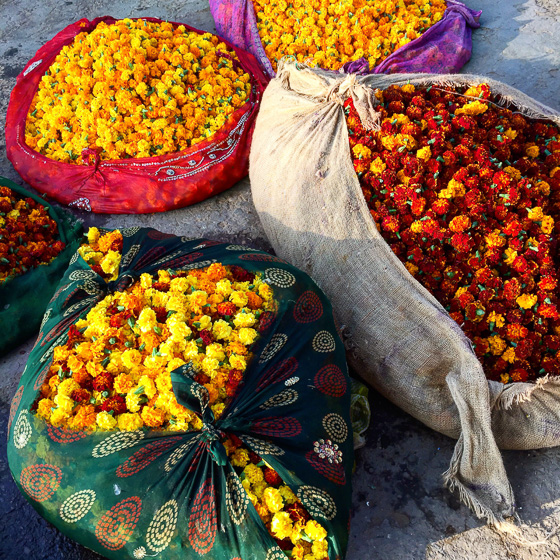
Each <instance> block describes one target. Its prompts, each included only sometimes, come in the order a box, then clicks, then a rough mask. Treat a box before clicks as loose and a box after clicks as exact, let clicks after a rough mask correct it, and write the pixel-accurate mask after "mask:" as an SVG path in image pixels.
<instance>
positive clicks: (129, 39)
mask: <svg viewBox="0 0 560 560" xmlns="http://www.w3.org/2000/svg"><path fill="white" fill-rule="evenodd" d="M235 60H236V55H235V52H233V51H232V50H231V49H228V47H227V46H226V45H225V44H224V43H222V42H220V40H219V38H218V37H216V36H215V35H212V34H210V33H205V34H199V33H196V32H194V31H188V30H187V29H186V28H185V27H184V26H183V25H179V26H177V27H174V26H173V25H172V24H171V23H168V22H162V23H152V22H148V21H145V20H142V19H138V20H131V19H124V20H121V21H117V22H115V23H114V24H112V25H107V24H106V23H103V22H102V23H100V24H99V25H97V27H96V28H95V29H94V30H93V31H91V32H90V33H85V32H83V33H80V34H78V35H77V36H76V37H75V39H74V41H73V42H72V43H71V44H70V45H67V46H65V47H64V48H62V50H61V51H60V53H59V54H58V56H57V57H56V59H55V61H54V63H53V64H52V65H51V67H50V68H49V70H48V71H47V72H46V74H45V75H44V76H43V78H42V79H41V82H40V85H39V88H38V90H37V93H36V95H35V98H34V99H33V102H32V104H31V107H30V109H29V114H28V117H27V123H26V130H25V140H26V143H27V144H28V146H30V147H31V148H33V149H35V150H36V151H38V152H40V153H41V154H43V155H45V156H47V157H48V158H51V159H54V160H56V161H60V162H66V163H77V164H80V163H82V151H83V150H84V149H93V150H95V151H96V152H98V153H99V154H100V158H101V159H102V160H108V159H125V158H148V157H153V156H159V155H163V154H169V153H173V152H177V151H181V150H185V149H187V148H188V147H190V146H192V145H194V144H197V143H198V142H201V141H202V140H205V139H206V138H209V137H211V136H212V135H213V134H214V133H215V132H216V131H217V130H218V129H220V128H221V127H222V126H223V125H224V124H225V122H226V121H227V119H228V117H229V115H231V114H232V113H233V112H234V111H235V110H236V109H237V108H238V107H241V106H242V105H243V104H244V103H245V102H246V101H247V99H248V97H249V93H250V91H251V83H250V76H249V74H247V73H245V72H244V71H243V70H242V69H240V67H239V65H237V64H235V62H234V61H235ZM84 159H85V158H84Z"/></svg>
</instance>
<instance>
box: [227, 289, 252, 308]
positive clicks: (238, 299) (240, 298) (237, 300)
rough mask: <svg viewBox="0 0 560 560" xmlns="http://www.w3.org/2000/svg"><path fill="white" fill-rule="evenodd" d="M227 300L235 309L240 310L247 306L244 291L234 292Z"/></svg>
mask: <svg viewBox="0 0 560 560" xmlns="http://www.w3.org/2000/svg"><path fill="white" fill-rule="evenodd" d="M229 300H230V301H231V302H233V303H234V304H235V305H236V306H237V307H239V308H242V307H245V306H246V305H247V302H248V301H249V298H248V297H247V294H246V293H245V292H244V291H243V292H242V291H235V292H232V293H231V295H230V296H229Z"/></svg>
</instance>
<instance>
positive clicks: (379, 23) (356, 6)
mask: <svg viewBox="0 0 560 560" xmlns="http://www.w3.org/2000/svg"><path fill="white" fill-rule="evenodd" d="M252 1H253V6H254V8H255V13H256V16H257V27H258V30H259V35H260V37H261V41H262V43H263V46H264V50H265V52H266V55H267V57H268V58H269V60H270V61H271V63H272V67H273V68H274V70H276V67H277V63H278V61H279V60H280V59H281V58H282V57H283V56H287V55H291V56H295V57H296V58H297V60H298V61H299V62H304V61H310V62H311V64H312V65H317V66H320V67H321V68H326V69H329V70H338V69H339V68H340V67H341V66H343V65H344V64H346V63H347V62H350V61H353V60H357V59H359V58H362V57H365V58H366V59H367V60H368V61H369V65H370V68H374V67H375V66H377V65H378V64H379V63H380V62H382V61H383V60H384V59H385V58H387V57H388V56H389V55H390V54H392V53H393V52H395V51H396V50H397V49H398V48H400V47H402V46H404V45H406V44H407V43H409V42H410V41H412V40H413V39H416V38H417V37H419V36H420V35H421V34H422V33H423V32H424V31H426V30H427V29H428V28H430V27H431V26H432V25H434V23H437V22H438V21H440V20H441V18H442V17H443V14H444V12H445V9H446V2H445V0H431V1H430V0H383V1H377V0H291V1H287V0H273V1H271V0H252Z"/></svg>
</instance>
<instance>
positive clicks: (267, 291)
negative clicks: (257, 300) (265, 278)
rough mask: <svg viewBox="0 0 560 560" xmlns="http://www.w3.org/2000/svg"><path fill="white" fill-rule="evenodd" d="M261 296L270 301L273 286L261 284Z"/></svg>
mask: <svg viewBox="0 0 560 560" xmlns="http://www.w3.org/2000/svg"><path fill="white" fill-rule="evenodd" d="M259 296H261V297H262V298H263V299H264V301H270V300H271V299H272V288H271V287H270V286H269V285H268V284H261V285H260V286H259Z"/></svg>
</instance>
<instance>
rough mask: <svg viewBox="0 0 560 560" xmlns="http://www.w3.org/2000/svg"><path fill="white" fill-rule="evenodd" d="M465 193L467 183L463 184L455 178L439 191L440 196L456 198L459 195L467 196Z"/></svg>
mask: <svg viewBox="0 0 560 560" xmlns="http://www.w3.org/2000/svg"><path fill="white" fill-rule="evenodd" d="M465 193H466V191H465V185H463V183H460V182H459V181H456V180H455V179H451V180H450V181H449V183H448V184H447V188H445V189H442V190H441V191H440V192H439V194H438V197H439V198H455V197H459V196H465Z"/></svg>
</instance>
